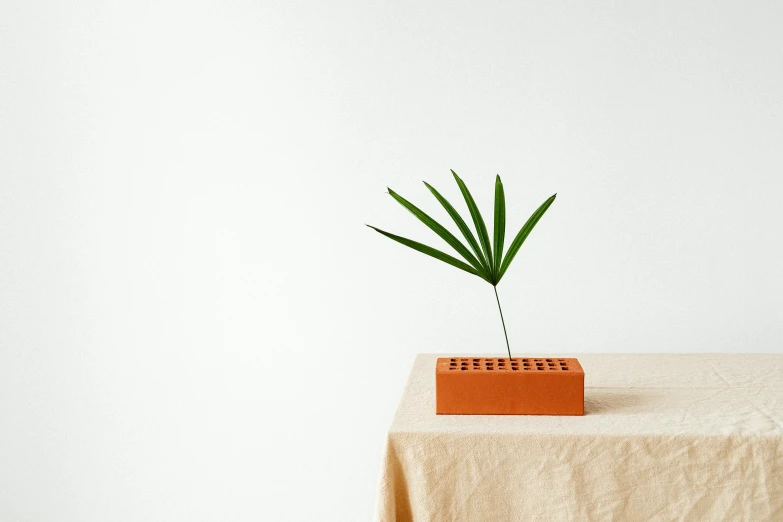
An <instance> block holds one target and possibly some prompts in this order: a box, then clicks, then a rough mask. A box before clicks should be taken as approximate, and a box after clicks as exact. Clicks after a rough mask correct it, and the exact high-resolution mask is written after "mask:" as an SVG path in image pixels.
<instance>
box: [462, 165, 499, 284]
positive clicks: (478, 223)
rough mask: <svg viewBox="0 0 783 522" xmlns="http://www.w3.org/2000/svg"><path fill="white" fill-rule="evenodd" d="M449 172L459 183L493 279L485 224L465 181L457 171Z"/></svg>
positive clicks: (489, 246)
mask: <svg viewBox="0 0 783 522" xmlns="http://www.w3.org/2000/svg"><path fill="white" fill-rule="evenodd" d="M451 173H452V174H453V175H454V179H455V180H456V181H457V185H459V190H460V192H462V197H464V198H465V203H467V205H468V210H469V211H470V216H471V217H472V218H473V225H475V227H476V232H477V233H478V236H479V241H481V248H482V250H484V256H485V258H486V260H487V263H488V264H489V268H490V274H491V275H492V278H491V279H494V272H495V271H494V270H493V269H492V245H491V244H490V243H489V234H488V233H487V225H485V224H484V219H483V218H482V217H481V212H480V211H479V209H478V206H477V205H476V202H475V200H474V199H473V196H471V195H470V191H469V190H468V187H467V185H465V182H464V181H462V179H460V177H459V176H457V173H456V172H454V171H453V170H452V171H451Z"/></svg>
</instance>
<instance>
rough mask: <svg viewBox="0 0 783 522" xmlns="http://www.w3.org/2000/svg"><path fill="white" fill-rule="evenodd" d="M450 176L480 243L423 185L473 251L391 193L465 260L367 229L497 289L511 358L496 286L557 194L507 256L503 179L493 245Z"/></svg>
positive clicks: (468, 197)
mask: <svg viewBox="0 0 783 522" xmlns="http://www.w3.org/2000/svg"><path fill="white" fill-rule="evenodd" d="M451 173H452V174H453V175H454V179H455V180H456V182H457V185H458V186H459V189H460V192H461V193H462V197H463V198H464V199H465V203H466V204H467V206H468V211H469V212H470V217H471V219H472V220H473V226H474V227H475V229H476V235H477V236H478V241H477V240H476V236H474V235H473V232H472V231H471V229H470V227H468V225H467V224H466V223H465V220H463V219H462V216H460V215H459V213H458V212H457V211H456V210H455V209H454V207H453V206H452V205H451V203H449V202H448V201H447V200H446V198H444V197H443V196H442V195H441V194H440V193H439V192H438V191H437V190H435V189H434V188H433V187H432V186H431V185H429V184H428V183H427V182H424V185H425V186H426V187H427V189H429V191H430V192H431V193H432V195H433V196H435V198H436V199H437V200H438V202H440V204H441V205H442V206H443V208H444V209H445V210H446V212H447V213H448V214H449V216H450V217H451V219H452V220H453V221H454V223H455V224H456V225H457V228H458V229H459V230H460V232H461V233H462V235H463V236H464V238H465V240H466V241H467V243H468V246H469V247H470V248H468V246H466V245H465V244H463V243H462V242H461V241H460V240H459V239H457V237H456V236H455V235H454V234H452V233H451V232H450V231H449V230H448V229H446V227H444V226H443V225H441V224H440V223H438V222H437V221H435V220H434V219H433V218H431V217H430V216H429V215H428V214H426V213H425V212H424V211H422V210H421V209H419V208H418V207H417V206H416V205H414V204H413V203H411V202H410V201H408V200H407V199H405V198H403V197H402V196H400V195H399V194H397V193H396V192H394V191H393V190H391V189H389V194H390V195H391V196H392V197H393V198H394V199H395V200H396V201H397V202H398V203H399V204H400V205H402V206H403V207H405V208H406V209H408V210H409V211H410V212H411V213H412V214H413V215H414V216H416V218H418V219H419V221H421V222H422V223H424V224H425V225H427V227H429V229H430V230H432V231H433V232H435V233H436V234H437V235H438V236H439V237H440V238H441V239H443V240H444V241H445V242H446V243H448V245H449V246H451V247H452V248H453V249H454V250H455V251H456V252H457V253H459V254H460V255H461V256H462V257H463V259H464V260H465V261H462V260H460V259H457V258H456V257H453V256H451V255H449V254H446V253H445V252H441V251H440V250H437V249H435V248H432V247H430V246H427V245H424V244H422V243H419V242H417V241H413V240H411V239H407V238H404V237H401V236H397V235H394V234H391V233H389V232H386V231H384V230H381V229H379V228H376V227H374V226H372V225H367V226H368V227H370V228H372V229H373V230H375V231H376V232H378V233H380V234H383V235H384V236H386V237H388V238H390V239H393V240H394V241H397V242H398V243H401V244H403V245H405V246H407V247H409V248H412V249H414V250H417V251H419V252H421V253H423V254H426V255H428V256H431V257H434V258H435V259H439V260H441V261H443V262H444V263H447V264H449V265H451V266H454V267H456V268H459V269H460V270H464V271H465V272H468V273H470V274H473V275H475V276H478V277H480V278H482V279H484V280H485V281H487V282H488V283H490V284H491V285H492V286H493V288H494V290H495V298H496V299H497V303H498V310H500V318H501V321H502V324H503V334H504V335H505V337H506V348H508V355H509V357H511V347H510V345H509V343H508V334H507V333H506V323H505V321H504V320H503V310H502V309H501V307H500V299H499V298H498V293H497V292H498V291H497V285H498V283H500V280H501V279H502V278H503V276H504V275H505V273H506V271H507V270H508V267H509V265H511V262H512V261H513V260H514V257H515V256H516V255H517V252H519V249H520V248H521V247H522V244H523V243H524V242H525V240H526V239H527V237H528V236H529V235H530V233H531V232H532V231H533V228H534V227H535V226H536V224H538V222H539V220H540V219H541V218H542V217H543V215H544V214H545V213H546V211H547V210H548V209H549V207H550V206H551V205H552V203H553V202H554V201H555V197H556V196H557V194H555V195H554V196H552V197H550V198H549V199H547V200H546V201H545V202H544V203H543V204H542V205H541V206H540V207H538V209H537V210H536V211H535V212H534V213H533V215H532V216H530V218H528V220H527V222H526V223H525V224H524V225H523V226H522V229H521V230H520V231H519V232H518V233H517V235H516V237H514V240H513V241H512V242H511V245H509V247H508V251H507V252H506V253H505V256H504V255H503V247H504V241H505V235H506V196H505V192H504V190H503V182H502V181H501V180H500V176H496V177H495V213H494V230H493V232H494V234H493V238H492V242H490V237H489V233H488V232H487V226H486V224H485V223H484V219H483V217H482V216H481V212H480V211H479V209H478V205H476V201H475V200H474V199H473V196H472V195H471V193H470V191H469V190H468V187H467V186H466V185H465V182H464V181H462V179H461V178H460V177H459V176H458V175H457V173H456V172H454V171H453V170H452V171H451Z"/></svg>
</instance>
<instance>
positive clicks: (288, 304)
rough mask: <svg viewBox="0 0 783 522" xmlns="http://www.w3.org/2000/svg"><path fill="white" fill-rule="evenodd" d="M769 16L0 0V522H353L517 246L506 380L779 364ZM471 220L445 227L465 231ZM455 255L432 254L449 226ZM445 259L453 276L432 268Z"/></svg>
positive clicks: (508, 308)
mask: <svg viewBox="0 0 783 522" xmlns="http://www.w3.org/2000/svg"><path fill="white" fill-rule="evenodd" d="M781 27H783V7H781V4H780V3H779V2H742V1H739V0H737V1H731V2H723V3H720V5H718V4H716V3H714V2H703V3H696V2H680V1H677V2H675V1H671V2H636V3H619V2H617V3H603V4H600V5H599V3H589V5H585V4H580V3H564V2H527V3H513V2H495V3H488V2H471V3H468V2H458V3H457V2H449V3H447V2H442V3H434V2H421V1H415V2H414V1H409V2H408V1H406V2H400V1H397V2H377V1H370V2H368V1H361V2H360V1H356V2H318V1H280V2H268V1H261V2H257V1H247V2H238V1H232V0H222V1H215V2H203V1H195V2H193V1H188V2H185V1H163V2H143V1H141V2H131V1H109V2H103V1H101V2H98V1H90V2H53V1H52V2H35V1H33V2H31V1H28V0H0V520H2V521H62V522H67V521H76V520H80V521H96V522H98V521H101V522H103V521H198V520H205V521H206V520H209V521H213V520H214V521H229V520H230V521H243V520H254V521H257V520H265V521H266V520H269V521H283V520H297V521H322V520H324V521H338V522H342V521H354V520H355V521H364V520H368V519H369V518H370V516H371V512H372V507H373V504H374V495H375V488H376V483H377V479H378V474H379V464H380V459H381V451H382V448H383V444H384V433H385V430H386V428H387V426H388V424H389V422H390V420H391V416H392V414H393V412H394V409H395V407H396V401H397V399H398V397H399V395H400V393H401V390H402V387H403V385H404V382H405V379H406V376H407V372H408V370H409V368H410V365H411V362H412V360H413V357H414V354H416V353H418V352H438V353H455V352H464V353H486V352H497V353H501V352H502V351H503V350H504V349H505V346H504V341H503V337H502V330H501V328H500V324H499V318H498V315H497V309H496V307H495V302H494V296H493V294H492V290H491V287H490V285H488V284H486V283H484V282H483V281H481V280H480V279H478V278H476V277H473V276H471V275H468V274H465V273H463V272H460V271H458V270H456V269H454V268H451V267H448V266H446V265H444V264H442V263H440V262H438V261H435V260H432V259H429V258H426V257H424V256H422V255H421V254H418V253H415V252H413V251H410V250H407V249H405V248H404V247H402V246H400V245H396V244H394V243H392V242H391V241H389V240H388V239H386V238H383V237H381V236H379V235H378V234H376V233H374V232H372V231H371V230H370V229H368V228H366V227H365V226H364V224H365V223H370V224H374V225H377V226H380V227H382V228H386V229H387V230H391V231H393V232H397V233H400V234H403V235H408V236H411V237H413V238H415V239H418V240H421V241H425V242H428V243H430V244H433V245H440V244H441V243H439V240H438V238H437V237H435V236H434V234H432V233H431V232H430V231H428V230H427V229H426V228H425V227H424V226H423V225H421V224H420V223H418V222H416V220H415V218H414V217H413V216H411V215H410V214H409V213H407V212H406V211H405V210H404V209H403V208H401V207H400V206H399V205H397V204H396V203H395V202H394V201H393V200H392V199H391V198H389V196H388V195H386V194H385V193H384V191H385V187H386V186H387V185H388V186H390V187H392V188H394V189H395V190H397V191H398V192H400V193H401V194H402V195H403V196H406V197H407V198H409V199H411V200H412V201H413V202H415V203H417V204H419V205H420V206H421V207H423V208H424V209H426V210H428V211H430V212H431V213H432V215H433V216H434V217H436V218H438V219H442V220H443V222H444V223H447V222H448V217H447V216H446V215H445V213H444V212H443V211H442V209H440V207H439V206H438V204H437V202H436V201H435V200H434V199H433V198H432V197H431V195H430V194H429V193H428V192H427V191H426V189H425V187H424V186H423V185H422V184H421V180H423V179H424V180H427V181H428V182H430V183H432V184H433V185H435V186H436V187H437V188H439V189H440V190H441V191H442V192H443V193H444V195H445V196H446V197H447V198H449V199H451V200H452V203H454V204H455V206H457V207H458V208H459V209H460V210H463V212H464V209H465V207H464V203H463V202H462V201H461V200H460V197H459V192H458V190H457V187H456V185H455V184H454V182H453V180H452V179H451V177H450V174H449V169H450V168H453V169H454V170H456V171H457V172H458V173H460V174H461V175H462V176H463V178H464V179H465V180H466V182H467V183H468V185H469V186H470V187H471V188H472V190H473V192H474V195H475V196H476V198H477V200H478V203H479V205H480V206H481V207H482V208H483V209H485V210H484V212H485V213H486V215H487V216H486V217H487V219H488V221H491V218H490V217H489V215H490V214H491V211H490V209H491V205H492V190H493V180H494V175H495V174H498V173H499V174H500V175H501V176H502V177H503V180H504V182H505V188H506V195H507V200H508V213H507V215H508V224H509V230H508V233H507V234H508V236H509V241H510V237H513V235H514V234H515V233H516V230H517V229H518V228H519V227H520V226H521V225H522V223H524V221H525V219H526V218H527V217H528V215H529V214H530V213H531V212H532V211H533V210H534V209H535V208H536V207H537V206H538V205H539V204H540V203H541V202H542V201H544V199H546V198H547V197H548V196H550V195H551V194H553V193H555V192H557V193H558V199H557V201H556V202H555V204H554V205H553V206H552V208H551V209H550V210H549V212H548V213H547V215H546V216H545V217H544V219H543V220H542V221H541V222H540V223H539V225H538V227H537V228H536V230H535V231H534V232H533V234H532V235H531V236H530V238H529V239H528V241H527V242H526V243H525V245H524V246H523V248H522V250H521V251H520V253H519V255H518V257H517V259H516V260H515V262H514V264H513V265H512V267H511V269H510V270H509V272H508V274H507V275H506V277H505V279H504V280H503V282H502V283H501V285H500V286H499V292H500V296H501V299H502V300H503V303H504V311H505V314H506V320H507V323H508V326H509V337H510V339H511V343H512V349H514V350H515V351H516V353H518V354H522V353H579V352H708V351H709V352H777V351H780V349H781V339H783V274H782V273H781V270H780V266H781V264H783V234H781V231H780V229H781V223H782V222H783V208H781V204H780V201H781V190H783V178H782V177H781V175H782V174H783V147H782V146H781V144H783V103H782V102H783V65H781V64H783V31H781ZM466 215H467V214H466ZM452 229H453V227H452ZM444 249H448V247H447V246H445V245H444Z"/></svg>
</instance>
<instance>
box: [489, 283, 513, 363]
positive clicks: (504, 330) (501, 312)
mask: <svg viewBox="0 0 783 522" xmlns="http://www.w3.org/2000/svg"><path fill="white" fill-rule="evenodd" d="M492 288H493V290H495V300H496V301H497V302H498V310H499V311H500V322H501V323H503V335H505V336H506V348H507V349H508V361H509V362H511V346H509V344H508V333H507V332H506V321H505V320H504V319H503V309H502V308H501V307H500V298H499V297H498V287H497V286H494V285H493V286H492Z"/></svg>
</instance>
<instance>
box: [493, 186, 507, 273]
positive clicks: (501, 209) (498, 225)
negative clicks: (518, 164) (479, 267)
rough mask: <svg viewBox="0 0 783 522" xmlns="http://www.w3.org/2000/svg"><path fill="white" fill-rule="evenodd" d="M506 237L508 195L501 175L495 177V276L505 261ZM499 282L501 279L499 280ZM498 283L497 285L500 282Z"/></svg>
mask: <svg viewBox="0 0 783 522" xmlns="http://www.w3.org/2000/svg"><path fill="white" fill-rule="evenodd" d="M505 237H506V195H505V193H504V192H503V182H502V181H500V175H498V176H496V177H495V238H494V239H495V242H494V243H493V245H492V246H493V248H494V252H495V262H494V263H493V265H492V267H493V270H494V273H495V274H498V275H499V274H500V263H501V261H502V260H503V240H504V239H505ZM497 279H498V281H499V280H500V278H499V277H498V278H497ZM498 281H496V283H497V282H498Z"/></svg>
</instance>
